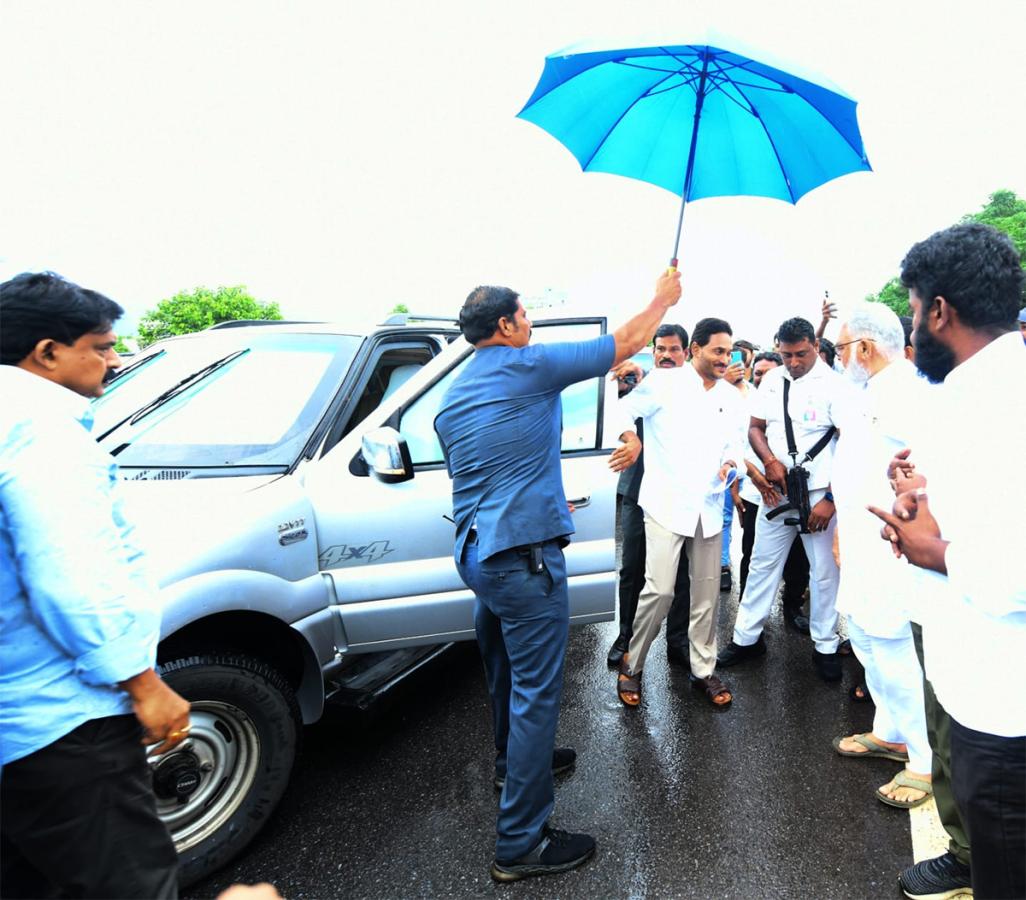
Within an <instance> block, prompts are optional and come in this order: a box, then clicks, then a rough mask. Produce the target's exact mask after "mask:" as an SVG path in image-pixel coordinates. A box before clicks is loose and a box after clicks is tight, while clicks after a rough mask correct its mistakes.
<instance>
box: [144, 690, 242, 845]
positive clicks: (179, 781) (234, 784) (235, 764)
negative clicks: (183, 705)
mask: <svg viewBox="0 0 1026 900" xmlns="http://www.w3.org/2000/svg"><path fill="white" fill-rule="evenodd" d="M189 718H190V722H191V725H192V728H191V730H190V732H189V738H188V740H186V741H183V742H182V743H181V744H179V745H178V746H177V747H175V749H174V750H172V751H171V752H170V753H164V754H162V755H161V756H159V757H153V758H151V760H150V767H151V770H152V772H153V781H154V792H155V793H156V795H157V812H158V814H159V815H160V818H161V820H162V821H163V822H164V824H165V825H166V826H167V829H168V831H170V832H171V837H172V839H173V840H174V843H175V849H176V850H177V851H178V852H179V853H183V852H185V851H186V850H188V849H189V848H190V847H194V846H195V845H196V844H198V843H200V842H201V841H203V840H205V839H206V838H208V837H210V835H212V834H213V833H214V832H215V831H217V830H218V829H219V828H220V827H221V826H222V825H224V823H225V822H227V821H228V819H230V818H231V816H232V815H233V814H234V813H235V812H236V810H238V808H239V807H240V806H241V805H242V803H243V801H244V800H245V799H246V796H247V795H248V794H249V791H250V789H251V788H252V786H253V782H254V781H255V780H256V772H257V765H258V763H259V761H260V735H259V734H258V732H257V729H256V725H254V723H253V720H252V719H250V717H249V716H248V715H246V713H245V712H243V711H242V710H241V709H239V708H238V707H237V706H232V705H231V704H228V703H221V702H218V701H214V700H200V701H197V702H195V703H193V704H192V711H191V714H190V717H189Z"/></svg>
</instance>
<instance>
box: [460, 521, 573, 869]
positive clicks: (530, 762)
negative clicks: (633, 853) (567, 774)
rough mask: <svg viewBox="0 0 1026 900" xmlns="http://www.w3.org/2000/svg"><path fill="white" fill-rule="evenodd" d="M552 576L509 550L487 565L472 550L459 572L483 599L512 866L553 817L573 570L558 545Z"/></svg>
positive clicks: (480, 624) (548, 561)
mask: <svg viewBox="0 0 1026 900" xmlns="http://www.w3.org/2000/svg"><path fill="white" fill-rule="evenodd" d="M543 555H544V560H545V568H546V571H545V572H542V573H540V574H532V573H531V571H530V568H529V559H528V557H527V556H526V555H522V554H521V553H519V552H518V551H516V550H505V551H503V552H502V553H497V554H496V555H494V556H491V557H489V558H488V559H486V560H484V561H479V560H478V557H477V545H476V544H468V545H467V547H466V549H465V551H464V555H463V561H462V562H461V563H459V564H458V565H457V568H458V569H459V573H460V577H461V578H462V579H463V581H464V583H465V584H466V585H467V587H469V588H470V589H471V590H472V591H473V592H474V595H475V596H476V598H477V602H476V604H475V608H474V625H475V628H476V631H477V642H478V645H479V646H480V648H481V656H482V658H483V659H484V667H485V676H486V678H487V681H488V691H489V693H490V694H491V698H492V725H493V728H494V732H495V750H496V762H495V770H496V773H497V774H502V773H503V772H505V775H506V785H505V787H504V788H503V790H502V796H501V798H500V799H499V817H498V823H497V827H496V831H497V832H498V837H497V840H496V843H495V858H496V859H498V860H500V861H503V862H510V861H512V860H515V859H518V858H519V857H521V856H523V855H524V854H525V853H527V852H528V851H529V850H531V849H532V848H533V847H534V846H535V845H536V844H537V843H538V841H539V840H540V839H541V830H542V826H544V825H545V822H546V821H547V819H548V817H549V814H550V813H551V812H552V806H553V802H554V791H553V784H552V751H553V748H554V747H555V743H556V725H557V723H558V720H559V703H560V696H561V694H562V690H563V662H564V659H565V656H566V644H567V637H568V635H569V628H570V603H569V595H568V593H567V585H566V563H565V561H564V559H563V551H562V549H561V547H560V545H559V544H558V543H557V542H556V541H549V542H548V543H546V544H544V545H543Z"/></svg>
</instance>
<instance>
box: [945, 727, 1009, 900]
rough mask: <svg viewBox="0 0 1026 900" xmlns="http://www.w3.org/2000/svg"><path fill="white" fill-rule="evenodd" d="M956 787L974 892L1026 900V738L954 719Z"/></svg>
mask: <svg viewBox="0 0 1026 900" xmlns="http://www.w3.org/2000/svg"><path fill="white" fill-rule="evenodd" d="M951 787H952V790H953V791H954V794H955V800H956V801H957V802H958V808H959V811H960V812H961V813H962V821H963V822H965V825H966V829H967V830H968V832H969V841H970V846H971V847H972V863H971V864H970V871H971V872H972V879H973V894H974V895H975V896H977V897H981V898H983V897H986V898H988V900H990V898H994V900H1005V898H1009V900H1011V898H1016V900H1019V898H1022V897H1026V737H999V736H998V735H995V734H984V733H983V732H981V731H973V730H972V729H971V728H966V727H965V726H964V725H962V724H961V723H959V722H958V721H957V720H956V719H952V720H951Z"/></svg>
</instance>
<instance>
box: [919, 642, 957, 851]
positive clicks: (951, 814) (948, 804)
mask: <svg viewBox="0 0 1026 900" xmlns="http://www.w3.org/2000/svg"><path fill="white" fill-rule="evenodd" d="M912 638H913V640H914V641H915V645H916V656H918V657H919V664H920V665H921V666H922V667H923V672H924V673H925V672H926V663H925V661H924V659H923V629H922V628H921V627H920V626H919V625H917V624H916V623H915V622H913V623H912ZM923 699H924V701H925V704H926V737H927V740H929V742H930V750H931V751H933V799H934V800H935V801H936V803H937V814H938V815H939V816H940V820H941V824H942V825H943V826H944V830H945V831H946V832H947V833H948V837H949V838H950V839H951V840H950V841H949V842H948V851H949V852H950V853H951V854H952V855H953V856H954V857H955V858H956V859H957V860H958V861H959V862H960V863H962V865H964V866H968V865H969V836H968V835H967V834H966V831H965V826H964V825H963V824H962V817H961V816H960V815H959V813H958V807H957V806H956V805H955V795H954V794H953V793H952V791H951V717H950V716H949V715H948V714H947V712H945V710H944V707H943V706H941V705H940V702H939V701H938V700H937V695H936V694H935V693H934V692H933V685H931V684H930V681H929V679H928V678H927V677H926V675H925V674H924V675H923Z"/></svg>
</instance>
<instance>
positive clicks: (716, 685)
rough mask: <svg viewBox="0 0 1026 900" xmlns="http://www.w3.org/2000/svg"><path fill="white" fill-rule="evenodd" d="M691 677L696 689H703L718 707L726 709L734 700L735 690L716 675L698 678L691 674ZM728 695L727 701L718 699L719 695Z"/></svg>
mask: <svg viewBox="0 0 1026 900" xmlns="http://www.w3.org/2000/svg"><path fill="white" fill-rule="evenodd" d="M689 677H690V679H691V686H692V687H693V688H695V689H696V690H700V691H703V692H704V693H705V696H706V699H707V700H708V701H709V702H710V703H711V704H712V705H713V706H715V707H716V708H717V709H726V708H727V707H728V706H730V704H731V703H733V702H734V692H733V691H731V689H730V688H729V687H727V686H726V685H725V684H724V683H723V682H722V681H720V679H719V678H718V677H717V676H716V675H710V676H709V677H708V678H696V677H695V676H694V675H690V676H689ZM724 695H726V696H727V697H728V699H727V700H726V701H725V702H721V701H719V700H717V698H718V697H723V696H724Z"/></svg>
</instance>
